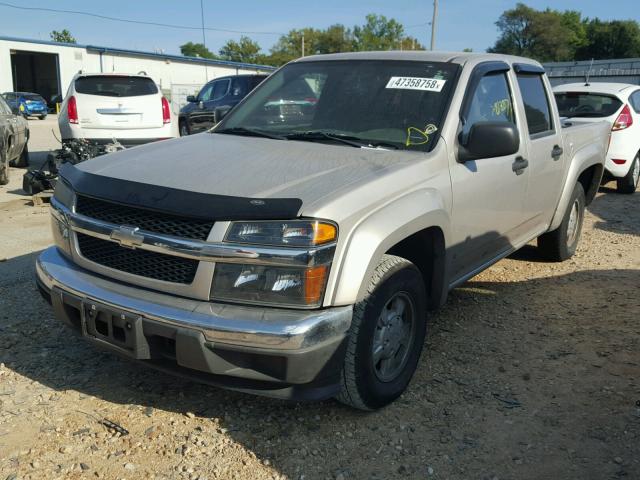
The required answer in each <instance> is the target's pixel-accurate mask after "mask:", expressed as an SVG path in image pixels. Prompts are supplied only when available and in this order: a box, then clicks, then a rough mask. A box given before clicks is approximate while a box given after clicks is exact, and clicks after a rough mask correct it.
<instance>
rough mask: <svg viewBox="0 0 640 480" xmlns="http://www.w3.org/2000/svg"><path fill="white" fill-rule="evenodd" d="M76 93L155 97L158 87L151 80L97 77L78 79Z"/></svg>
mask: <svg viewBox="0 0 640 480" xmlns="http://www.w3.org/2000/svg"><path fill="white" fill-rule="evenodd" d="M75 87H76V92H78V93H83V94H85V95H99V96H102V97H140V96H143V95H155V94H157V93H158V87H157V86H156V84H155V82H154V81H153V80H151V79H150V78H145V77H118V76H114V75H104V76H102V75H96V76H91V77H80V78H78V79H76V83H75Z"/></svg>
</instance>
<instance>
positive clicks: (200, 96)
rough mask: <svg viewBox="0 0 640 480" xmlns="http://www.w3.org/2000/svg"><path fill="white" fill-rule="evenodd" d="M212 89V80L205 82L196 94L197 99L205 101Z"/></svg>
mask: <svg viewBox="0 0 640 480" xmlns="http://www.w3.org/2000/svg"><path fill="white" fill-rule="evenodd" d="M212 91H213V82H211V83H207V84H206V85H205V86H204V87H202V90H200V93H199V94H198V101H199V102H206V101H208V100H210V99H211V92H212Z"/></svg>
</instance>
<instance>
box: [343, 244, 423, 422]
mask: <svg viewBox="0 0 640 480" xmlns="http://www.w3.org/2000/svg"><path fill="white" fill-rule="evenodd" d="M426 297H427V296H426V292H425V288H424V282H423V279H422V275H421V274H420V271H419V270H418V269H417V268H416V266H415V265H414V264H413V263H411V262H410V261H408V260H406V259H404V258H401V257H396V256H393V255H384V256H383V257H382V260H381V261H380V263H379V264H378V266H377V267H376V269H375V271H374V273H373V277H372V278H371V281H370V283H369V287H368V289H367V295H366V296H365V298H364V299H363V300H362V301H361V302H359V303H357V304H356V305H355V306H354V308H353V318H352V321H351V328H350V329H349V333H348V339H347V342H348V344H347V352H346V356H345V361H344V365H343V369H342V378H341V382H342V390H341V392H340V393H339V394H338V396H337V397H336V398H337V399H338V401H340V402H342V403H344V404H346V405H349V406H351V407H354V408H357V409H360V410H376V409H378V408H381V407H384V406H385V405H388V404H389V403H391V402H393V401H394V400H395V399H396V398H398V397H399V396H400V395H401V394H402V392H404V391H405V389H406V388H407V386H408V385H409V382H410V381H411V378H412V377H413V373H414V372H415V370H416V367H417V365H418V360H419V359H420V353H421V351H422V345H423V343H424V338H425V334H426V325H427V301H426Z"/></svg>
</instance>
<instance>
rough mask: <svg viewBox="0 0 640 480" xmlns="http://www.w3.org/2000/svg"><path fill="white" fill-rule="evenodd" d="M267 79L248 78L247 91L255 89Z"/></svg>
mask: <svg viewBox="0 0 640 480" xmlns="http://www.w3.org/2000/svg"><path fill="white" fill-rule="evenodd" d="M265 78H267V77H249V91H251V90H253V89H254V88H256V87H257V86H258V85H260V83H262V81H263V80H264V79H265Z"/></svg>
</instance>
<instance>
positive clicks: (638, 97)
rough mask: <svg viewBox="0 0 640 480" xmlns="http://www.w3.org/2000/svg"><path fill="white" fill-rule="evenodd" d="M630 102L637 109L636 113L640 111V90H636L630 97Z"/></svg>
mask: <svg viewBox="0 0 640 480" xmlns="http://www.w3.org/2000/svg"><path fill="white" fill-rule="evenodd" d="M629 102H630V103H631V106H632V107H633V109H634V110H635V111H636V113H640V90H636V91H635V92H633V93H632V94H631V96H630V97H629Z"/></svg>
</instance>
